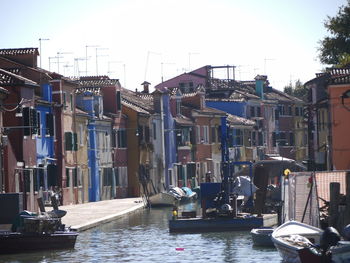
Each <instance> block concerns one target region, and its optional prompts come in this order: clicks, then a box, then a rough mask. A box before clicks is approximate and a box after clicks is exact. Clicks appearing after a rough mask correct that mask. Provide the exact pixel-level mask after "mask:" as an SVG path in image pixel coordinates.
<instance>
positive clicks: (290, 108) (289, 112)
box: [288, 106, 293, 116]
mask: <svg viewBox="0 0 350 263" xmlns="http://www.w3.org/2000/svg"><path fill="white" fill-rule="evenodd" d="M288 115H289V116H292V115H293V113H292V106H288Z"/></svg>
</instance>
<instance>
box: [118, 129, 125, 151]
mask: <svg viewBox="0 0 350 263" xmlns="http://www.w3.org/2000/svg"><path fill="white" fill-rule="evenodd" d="M117 142H118V145H117V147H118V148H126V130H118V131H117Z"/></svg>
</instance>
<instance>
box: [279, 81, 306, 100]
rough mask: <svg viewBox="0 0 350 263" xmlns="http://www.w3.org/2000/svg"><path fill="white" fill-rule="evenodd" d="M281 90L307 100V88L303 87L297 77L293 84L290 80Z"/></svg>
mask: <svg viewBox="0 0 350 263" xmlns="http://www.w3.org/2000/svg"><path fill="white" fill-rule="evenodd" d="M283 92H284V93H287V94H288V95H291V96H294V97H297V98H299V99H301V100H303V101H307V95H308V89H307V88H305V87H304V85H303V83H302V82H301V81H300V80H299V79H298V80H297V81H295V83H294V85H293V84H292V82H290V83H289V85H288V86H285V87H284V90H283Z"/></svg>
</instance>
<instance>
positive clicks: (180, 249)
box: [175, 247, 185, 251]
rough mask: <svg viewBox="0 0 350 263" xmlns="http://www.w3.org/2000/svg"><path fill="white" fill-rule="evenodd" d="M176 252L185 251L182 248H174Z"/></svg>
mask: <svg viewBox="0 0 350 263" xmlns="http://www.w3.org/2000/svg"><path fill="white" fill-rule="evenodd" d="M175 250H176V251H184V250H185V249H184V248H183V247H177V248H175Z"/></svg>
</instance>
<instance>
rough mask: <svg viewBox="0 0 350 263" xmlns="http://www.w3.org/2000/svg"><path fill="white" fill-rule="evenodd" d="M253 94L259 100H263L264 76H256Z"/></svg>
mask: <svg viewBox="0 0 350 263" xmlns="http://www.w3.org/2000/svg"><path fill="white" fill-rule="evenodd" d="M254 79H255V93H256V94H257V95H258V96H259V97H260V98H261V99H264V84H265V81H266V80H267V76H266V75H257V76H256V77H255V78H254Z"/></svg>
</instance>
